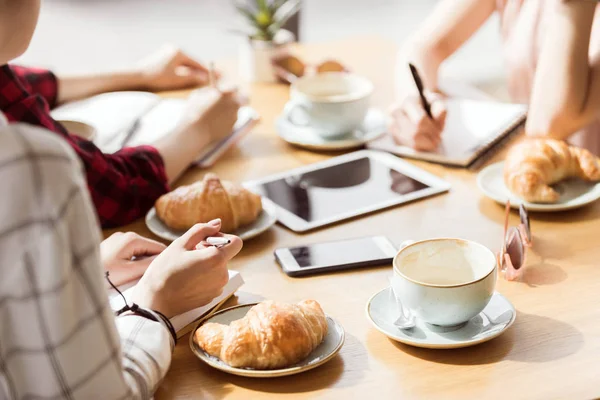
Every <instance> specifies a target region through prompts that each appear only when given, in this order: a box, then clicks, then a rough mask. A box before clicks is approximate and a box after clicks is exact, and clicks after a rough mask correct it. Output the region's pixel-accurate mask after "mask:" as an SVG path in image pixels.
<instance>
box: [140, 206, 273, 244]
mask: <svg viewBox="0 0 600 400" xmlns="http://www.w3.org/2000/svg"><path fill="white" fill-rule="evenodd" d="M262 206H263V209H262V212H261V213H260V215H259V216H258V218H257V219H256V221H254V222H253V223H251V224H249V225H246V226H242V227H241V228H239V229H238V230H236V231H235V232H227V233H231V234H232V235H236V236H239V237H240V239H242V240H248V239H252V238H253V237H255V236H258V235H260V234H261V233H263V232H265V231H266V230H268V229H269V228H270V227H272V226H273V225H275V222H277V214H276V211H275V206H274V205H273V204H272V203H271V202H270V201H269V200H266V201H265V199H264V198H263V199H262ZM146 226H147V227H148V229H150V232H152V233H154V234H155V235H156V236H158V237H160V238H163V239H165V240H170V241H173V240H175V239H177V238H178V237H180V236H181V235H183V233H184V232H185V231H177V230H175V229H171V228H169V227H168V226H167V225H165V223H164V222H162V221H161V220H160V218H158V215H156V209H155V208H154V207H152V209H150V211H148V214H146Z"/></svg>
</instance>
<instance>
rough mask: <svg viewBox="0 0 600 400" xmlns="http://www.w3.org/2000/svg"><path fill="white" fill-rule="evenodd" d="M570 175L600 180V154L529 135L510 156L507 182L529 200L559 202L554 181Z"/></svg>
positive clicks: (511, 151)
mask: <svg viewBox="0 0 600 400" xmlns="http://www.w3.org/2000/svg"><path fill="white" fill-rule="evenodd" d="M567 178H580V179H584V180H586V181H590V182H597V181H600V162H599V160H598V157H596V156H595V155H593V154H592V153H590V152H589V151H588V150H585V149H582V148H579V147H575V146H569V145H568V144H567V143H565V142H563V141H560V140H555V139H526V140H524V141H523V142H521V143H518V144H517V145H515V146H513V147H512V148H511V149H510V150H509V152H508V154H507V156H506V161H505V163H504V183H505V184H506V187H508V189H509V190H510V191H511V192H513V193H514V194H516V195H517V196H519V197H521V198H522V199H524V200H525V201H528V202H531V203H556V202H557V201H558V199H559V197H560V195H559V194H558V192H556V190H554V189H553V188H552V187H551V186H550V185H553V184H555V183H558V182H560V181H562V180H563V179H567Z"/></svg>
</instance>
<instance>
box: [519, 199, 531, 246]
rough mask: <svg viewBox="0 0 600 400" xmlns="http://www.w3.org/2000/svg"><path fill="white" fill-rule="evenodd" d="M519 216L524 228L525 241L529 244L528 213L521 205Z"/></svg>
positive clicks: (529, 227) (529, 226)
mask: <svg viewBox="0 0 600 400" xmlns="http://www.w3.org/2000/svg"><path fill="white" fill-rule="evenodd" d="M519 215H520V216H521V224H523V226H524V227H525V234H526V235H527V240H528V241H530V242H531V225H530V224H529V213H528V212H527V209H526V208H525V206H524V205H523V204H521V206H520V207H519Z"/></svg>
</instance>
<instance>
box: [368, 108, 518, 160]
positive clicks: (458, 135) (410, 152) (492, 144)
mask: <svg viewBox="0 0 600 400" xmlns="http://www.w3.org/2000/svg"><path fill="white" fill-rule="evenodd" d="M447 107H448V114H447V117H446V124H445V128H444V131H443V132H442V142H441V144H440V146H439V147H438V149H436V150H435V151H432V152H421V151H417V150H414V149H413V148H411V147H407V146H401V145H398V144H397V143H396V142H395V141H394V139H393V138H392V137H391V135H384V136H382V137H380V138H378V139H376V140H374V141H372V142H370V143H369V144H368V145H367V147H368V148H369V149H373V150H380V151H386V152H389V153H393V154H396V155H398V156H402V157H408V158H414V159H418V160H424V161H430V162H435V163H439V164H446V165H451V166H456V167H464V168H468V167H473V166H474V165H475V164H479V163H480V162H481V161H482V160H483V159H487V157H489V156H491V155H492V154H493V153H494V152H495V151H496V150H497V149H499V148H500V147H501V145H502V143H504V141H505V140H507V139H508V138H509V137H510V136H512V134H513V133H515V132H517V131H518V130H519V128H520V127H521V126H522V125H523V123H524V122H525V118H526V116H527V107H526V106H525V105H522V104H510V103H501V102H497V101H491V100H488V99H482V98H477V99H472V98H456V97H453V98H450V99H448V101H447Z"/></svg>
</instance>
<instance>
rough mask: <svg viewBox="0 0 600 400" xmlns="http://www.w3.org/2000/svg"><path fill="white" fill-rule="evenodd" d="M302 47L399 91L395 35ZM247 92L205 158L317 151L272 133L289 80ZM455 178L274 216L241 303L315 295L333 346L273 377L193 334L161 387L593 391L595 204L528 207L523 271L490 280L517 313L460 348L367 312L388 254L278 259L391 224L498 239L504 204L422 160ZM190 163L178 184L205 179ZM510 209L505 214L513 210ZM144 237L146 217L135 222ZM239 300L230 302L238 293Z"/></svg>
mask: <svg viewBox="0 0 600 400" xmlns="http://www.w3.org/2000/svg"><path fill="white" fill-rule="evenodd" d="M298 52H300V53H301V54H302V55H303V56H305V57H306V59H308V60H310V61H318V60H322V59H325V58H329V57H335V58H338V59H340V60H342V61H343V62H345V63H346V64H347V65H349V66H350V67H351V68H352V70H353V71H355V72H357V73H359V74H362V75H365V76H367V77H368V78H369V79H371V80H372V81H373V82H374V84H375V86H376V92H375V94H374V99H373V102H374V104H375V105H377V106H381V107H385V106H386V105H387V104H389V103H390V101H391V100H392V97H393V93H392V92H393V83H392V82H393V78H392V70H393V66H394V58H395V52H396V46H395V45H394V44H393V43H391V42H387V41H383V40H381V39H377V38H361V39H356V40H347V41H342V42H338V43H329V44H315V45H306V46H302V47H301V48H299V49H298ZM249 89H250V94H251V104H252V106H253V107H255V108H256V109H257V110H258V111H259V112H260V114H261V116H262V123H261V124H260V126H259V127H257V128H256V129H255V131H254V132H253V133H252V134H250V135H249V136H248V137H246V138H245V139H244V140H243V141H242V142H241V143H240V145H239V148H238V149H236V150H233V151H231V152H230V153H229V154H228V155H227V156H226V157H225V158H224V159H223V160H221V161H220V162H219V163H218V164H217V165H216V166H215V167H214V168H213V169H212V171H214V172H216V173H217V174H218V175H219V176H220V177H222V178H225V179H230V180H236V181H245V180H249V179H254V178H258V177H262V176H265V175H268V174H272V173H275V172H278V171H283V170H287V169H290V168H294V167H298V166H301V165H304V164H309V163H313V162H316V161H319V160H322V159H325V158H327V157H330V156H331V154H327V155H324V154H316V153H312V152H308V151H304V150H300V149H297V148H294V147H291V146H289V145H287V144H286V143H285V142H283V141H282V140H280V139H279V138H278V137H277V135H276V133H275V128H274V120H275V118H276V117H277V115H278V114H279V113H280V112H281V110H282V108H283V105H284V103H285V102H286V101H287V99H288V89H287V87H286V86H283V85H253V86H251V87H250V88H249ZM416 164H417V165H419V166H421V167H423V168H425V169H426V170H428V171H430V172H432V173H434V174H436V175H438V176H440V177H441V178H443V179H446V180H447V181H448V182H450V183H451V185H452V189H451V191H450V193H448V194H445V195H441V196H437V197H434V198H430V199H426V200H423V201H418V202H416V203H413V204H409V205H405V206H401V207H396V208H392V209H390V210H387V211H383V212H379V213H376V214H373V215H369V216H367V217H364V218H359V219H355V220H352V221H350V222H346V223H341V224H338V225H335V226H332V227H329V228H325V229H321V230H318V231H315V232H313V233H310V234H303V235H300V234H295V233H293V232H291V231H289V230H287V229H286V228H284V227H282V226H275V227H274V228H273V229H271V230H270V231H269V232H267V233H266V234H264V235H262V236H260V237H259V238H257V239H255V240H250V241H248V242H247V243H245V244H244V249H243V250H242V252H241V253H240V255H239V256H238V257H236V258H235V259H234V260H233V262H231V265H230V268H232V269H235V270H238V271H240V272H241V273H242V275H243V276H244V279H245V280H246V284H245V285H244V286H243V288H242V290H243V291H242V292H241V293H240V294H239V298H238V299H237V301H238V302H245V301H251V300H254V299H255V298H256V297H259V298H268V299H276V300H282V301H288V302H296V301H299V300H301V299H306V298H309V299H315V300H317V301H319V302H320V303H321V305H322V306H323V308H324V309H325V310H326V312H327V313H328V314H330V315H331V316H333V317H334V318H335V319H337V320H338V321H339V322H340V323H341V324H342V325H343V326H344V328H345V330H346V335H347V336H346V337H347V339H346V343H345V345H344V347H343V348H342V350H341V353H340V354H339V355H338V356H337V357H336V358H335V359H333V360H332V361H330V362H329V363H327V364H325V365H323V366H322V367H320V368H317V369H315V370H312V371H309V372H307V373H304V374H301V375H296V376H292V377H286V378H278V379H272V380H268V379H263V380H257V379H249V378H241V377H237V376H232V375H228V374H225V373H222V372H219V371H216V370H213V369H212V368H210V367H208V366H206V365H205V364H203V363H202V362H201V361H200V360H198V359H196V358H195V356H194V355H193V354H192V352H191V351H190V349H189V347H188V340H187V339H188V338H187V336H186V337H185V338H184V339H183V340H181V341H180V343H179V345H178V346H177V348H176V350H175V354H174V357H173V362H172V365H171V369H170V371H169V373H168V375H167V377H166V379H165V380H164V382H163V384H162V385H161V387H160V388H159V390H158V392H157V394H156V397H157V398H158V399H170V398H186V399H187V398H192V399H201V398H202V399H220V398H228V399H229V398H231V399H250V398H261V399H263V398H266V399H269V398H277V399H280V398H288V397H295V398H296V397H298V398H315V397H322V398H336V399H343V398H352V399H353V398H361V399H367V398H373V399H387V398H392V396H394V398H402V399H410V398H419V399H425V398H427V399H430V398H440V397H444V398H457V399H458V398H460V399H465V398H475V397H480V398H481V397H483V398H506V399H517V398H527V399H531V398H545V399H547V398H588V399H589V398H595V397H600V290H599V286H600V265H599V259H600V248H599V243H600V223H599V222H598V218H600V203H596V204H595V205H593V206H589V207H586V208H583V209H580V210H575V211H571V212H566V213H560V214H535V215H532V229H533V234H534V248H533V250H532V251H530V253H529V255H528V263H527V269H526V270H525V275H524V281H523V282H507V281H504V280H502V279H500V280H499V281H498V282H499V283H498V291H500V292H501V293H502V294H504V295H505V296H506V297H508V298H509V299H510V300H511V301H512V302H513V304H514V305H515V307H516V308H517V310H518V315H517V320H516V322H515V324H514V325H513V326H512V327H511V328H510V329H509V330H508V331H507V332H506V333H505V334H503V335H502V336H500V337H499V338H497V339H495V340H492V341H491V342H488V343H485V344H482V345H479V346H475V347H471V348H466V349H459V350H438V351H435V350H425V349H418V348H413V347H409V346H406V345H402V344H398V343H396V342H394V341H391V340H388V339H387V338H386V337H385V336H384V335H382V334H381V333H379V332H378V331H376V330H375V329H374V328H373V327H372V326H371V325H370V323H369V321H368V320H367V318H366V317H365V305H366V302H367V300H368V299H369V298H370V297H371V296H372V295H373V294H374V293H376V292H377V291H379V290H381V289H382V288H384V287H386V285H387V278H388V277H389V276H390V275H391V267H390V266H386V267H381V268H373V269H368V270H358V271H352V272H345V273H337V274H329V275H323V276H314V277H308V278H290V277H288V276H286V275H285V274H284V273H282V271H281V269H280V268H279V266H278V265H277V264H276V263H275V261H274V259H273V250H274V249H275V248H276V247H282V246H291V245H299V244H305V243H311V242H320V241H323V240H335V239H344V238H350V237H355V236H362V235H386V236H388V237H389V238H390V239H392V241H394V242H395V243H400V242H402V241H403V240H405V239H424V238H431V237H435V236H438V237H439V236H450V237H461V238H466V239H471V240H476V241H478V242H480V243H482V244H484V245H486V246H488V247H490V248H491V249H494V250H497V248H498V246H499V245H500V241H501V236H502V226H501V224H502V219H503V214H504V213H503V211H504V210H503V207H502V206H500V205H498V204H496V203H494V202H493V201H491V200H489V199H487V198H485V197H483V196H482V195H481V194H480V192H479V191H478V189H477V187H476V184H475V174H474V173H472V172H469V171H466V170H462V169H450V168H444V167H441V166H436V165H429V164H426V163H416ZM205 172H206V171H203V170H191V171H189V172H188V173H187V174H186V175H185V176H184V178H183V179H182V181H181V183H182V184H184V183H190V182H193V181H196V180H198V179H200V178H201V177H202V176H203V174H204V173H205ZM517 220H518V217H517V216H516V215H512V216H511V223H515V224H516V223H517ZM129 228H131V229H133V230H136V231H137V232H139V233H142V234H146V235H149V236H151V234H150V233H149V232H148V230H147V229H146V228H145V226H144V224H143V222H138V223H136V224H134V225H132V226H131V227H129ZM234 303H235V301H230V304H234Z"/></svg>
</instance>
